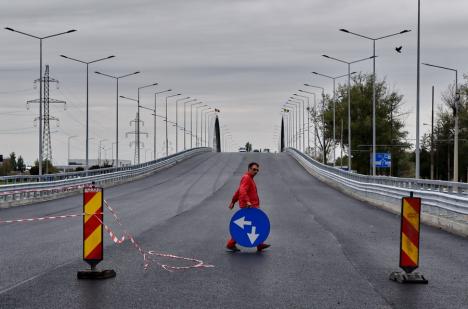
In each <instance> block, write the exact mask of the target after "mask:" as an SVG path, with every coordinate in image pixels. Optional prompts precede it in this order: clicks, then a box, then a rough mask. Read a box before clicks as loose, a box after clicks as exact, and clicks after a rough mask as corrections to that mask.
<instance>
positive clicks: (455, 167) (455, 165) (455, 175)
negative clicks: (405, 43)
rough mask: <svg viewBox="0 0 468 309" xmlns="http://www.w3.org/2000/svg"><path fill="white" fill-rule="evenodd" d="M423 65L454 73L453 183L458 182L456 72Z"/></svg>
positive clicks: (441, 67)
mask: <svg viewBox="0 0 468 309" xmlns="http://www.w3.org/2000/svg"><path fill="white" fill-rule="evenodd" d="M423 64H424V65H427V66H430V67H434V68H438V69H442V70H447V71H452V72H455V106H454V108H453V114H454V116H455V132H454V140H453V181H456V182H458V181H459V179H458V131H459V124H458V121H459V119H458V108H459V106H458V103H459V101H460V94H459V93H458V70H456V69H453V68H448V67H443V66H440V65H434V64H429V63H423Z"/></svg>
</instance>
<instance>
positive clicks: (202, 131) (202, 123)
mask: <svg viewBox="0 0 468 309" xmlns="http://www.w3.org/2000/svg"><path fill="white" fill-rule="evenodd" d="M210 109H211V107H209V106H207V107H205V108H202V109H200V147H203V146H204V145H203V133H205V132H204V131H205V129H204V128H203V125H204V124H205V122H206V121H204V120H203V116H205V118H206V114H205V113H206V112H208V111H209V110H210ZM205 139H206V136H205Z"/></svg>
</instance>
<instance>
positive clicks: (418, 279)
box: [389, 271, 429, 284]
mask: <svg viewBox="0 0 468 309" xmlns="http://www.w3.org/2000/svg"><path fill="white" fill-rule="evenodd" d="M389 279H390V280H392V281H396V282H398V283H419V284H428V283H429V281H427V279H426V278H424V276H423V275H421V274H419V273H411V274H408V273H405V272H398V271H394V272H392V273H391V274H390V278H389Z"/></svg>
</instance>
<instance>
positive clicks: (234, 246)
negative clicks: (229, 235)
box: [226, 245, 240, 252]
mask: <svg viewBox="0 0 468 309" xmlns="http://www.w3.org/2000/svg"><path fill="white" fill-rule="evenodd" d="M226 248H227V249H228V250H230V251H232V252H239V251H240V249H239V248H237V246H236V245H233V246H229V245H227V246H226Z"/></svg>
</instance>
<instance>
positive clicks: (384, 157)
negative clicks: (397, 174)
mask: <svg viewBox="0 0 468 309" xmlns="http://www.w3.org/2000/svg"><path fill="white" fill-rule="evenodd" d="M391 166H392V154H391V153H389V152H377V153H376V154H375V167H382V168H388V167H391Z"/></svg>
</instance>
